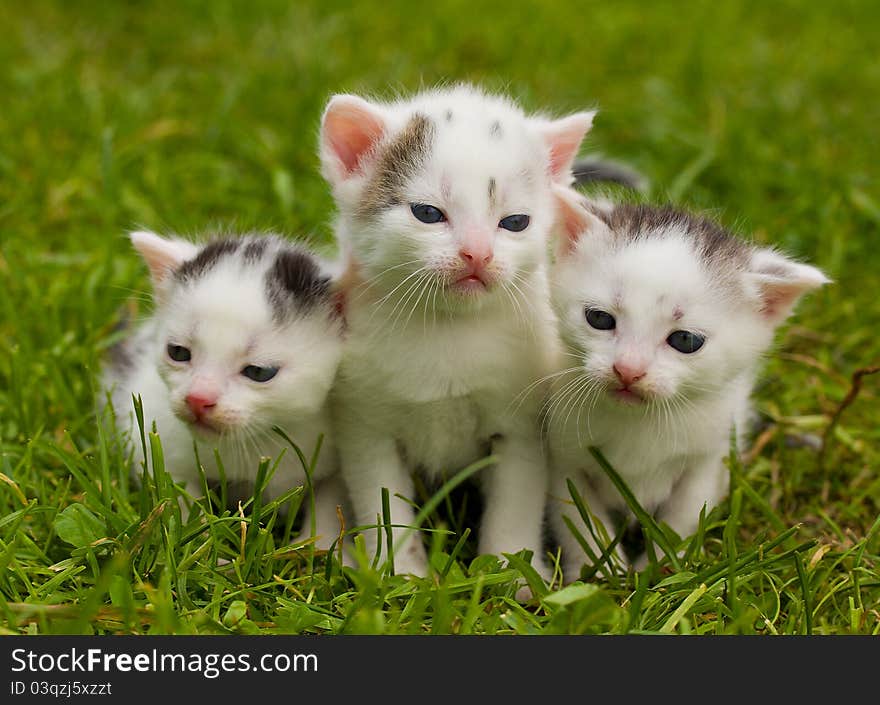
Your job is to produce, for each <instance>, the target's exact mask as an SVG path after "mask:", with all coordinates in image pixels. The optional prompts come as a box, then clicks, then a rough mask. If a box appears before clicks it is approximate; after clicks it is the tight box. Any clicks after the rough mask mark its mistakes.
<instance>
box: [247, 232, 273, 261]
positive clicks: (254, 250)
mask: <svg viewBox="0 0 880 705" xmlns="http://www.w3.org/2000/svg"><path fill="white" fill-rule="evenodd" d="M267 245H268V241H267V239H266V238H263V237H261V238H254V239H253V240H250V241H249V242H248V244H247V245H245V246H244V253H243V254H244V259H245V261H246V262H248V263H254V262H259V261H260V260H261V259H262V258H263V255H264V254H266V246H267Z"/></svg>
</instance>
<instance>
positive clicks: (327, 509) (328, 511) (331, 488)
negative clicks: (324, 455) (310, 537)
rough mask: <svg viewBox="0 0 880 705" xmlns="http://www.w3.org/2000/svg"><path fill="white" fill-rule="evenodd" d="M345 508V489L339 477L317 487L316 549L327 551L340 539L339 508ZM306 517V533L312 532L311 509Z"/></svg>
mask: <svg viewBox="0 0 880 705" xmlns="http://www.w3.org/2000/svg"><path fill="white" fill-rule="evenodd" d="M344 506H345V489H344V487H343V484H342V480H341V479H340V478H338V477H328V478H326V479H324V480H321V481H319V482H318V483H317V484H316V485H315V536H317V537H318V539H317V541H316V542H315V547H316V548H318V549H320V550H322V551H327V550H329V549H330V546H331V545H332V544H333V542H334V541H336V540H337V539H338V538H339V534H340V531H341V530H342V526H341V525H340V523H339V515H338V514H337V512H336V509H337V507H339V508H340V511H341V508H342V507H344ZM308 510H309V511H307V512H306V515H305V523H304V524H303V526H304V527H305V531H311V525H312V524H311V517H310V511H311V507H309V508H308Z"/></svg>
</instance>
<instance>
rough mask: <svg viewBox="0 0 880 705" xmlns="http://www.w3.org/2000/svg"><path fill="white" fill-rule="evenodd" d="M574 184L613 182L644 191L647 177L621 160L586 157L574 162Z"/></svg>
mask: <svg viewBox="0 0 880 705" xmlns="http://www.w3.org/2000/svg"><path fill="white" fill-rule="evenodd" d="M572 172H573V173H574V185H575V186H578V187H582V186H586V185H590V184H596V183H613V184H619V185H621V186H626V187H627V188H631V189H633V190H634V191H645V190H647V188H648V181H647V179H646V178H645V177H644V176H642V175H641V174H640V173H639V172H637V171H636V170H635V169H633V168H632V167H630V166H627V165H626V164H622V163H621V162H615V161H610V160H607V159H597V158H590V157H586V158H584V159H580V160H578V161H576V162H575V163H574V166H573V167H572Z"/></svg>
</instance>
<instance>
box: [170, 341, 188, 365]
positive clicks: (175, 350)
mask: <svg viewBox="0 0 880 705" xmlns="http://www.w3.org/2000/svg"><path fill="white" fill-rule="evenodd" d="M166 350H167V351H168V357H170V358H171V359H172V360H174V362H189V361H190V360H192V353H191V352H190V351H189V348H185V347H183V346H182V345H174V344H172V343H168V347H167V348H166Z"/></svg>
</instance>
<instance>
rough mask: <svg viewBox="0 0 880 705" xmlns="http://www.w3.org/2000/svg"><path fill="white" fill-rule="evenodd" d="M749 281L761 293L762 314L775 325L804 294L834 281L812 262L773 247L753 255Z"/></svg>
mask: <svg viewBox="0 0 880 705" xmlns="http://www.w3.org/2000/svg"><path fill="white" fill-rule="evenodd" d="M746 280H747V282H748V283H749V285H750V286H751V287H752V288H753V291H756V292H757V296H758V303H759V310H760V313H761V316H762V317H764V318H765V319H766V320H767V321H769V322H770V323H771V324H772V325H778V324H780V323H782V321H784V320H785V319H786V318H787V317H788V316H789V314H791V312H792V310H793V309H794V306H795V304H796V303H797V302H798V299H800V297H801V296H803V295H804V294H806V293H807V292H808V291H811V290H813V289H817V288H819V287H820V286H822V285H823V284H828V283H830V282H831V280H830V279H829V278H828V277H826V276H825V274H824V273H823V272H822V271H821V270H819V269H817V268H816V267H813V266H811V265H809V264H802V263H800V262H795V261H794V260H791V259H789V258H788V257H785V256H784V255H782V254H780V253H779V252H777V251H775V250H772V249H761V250H756V251H755V252H754V253H753V254H752V260H751V263H750V266H749V271H748V273H747V274H746Z"/></svg>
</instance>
